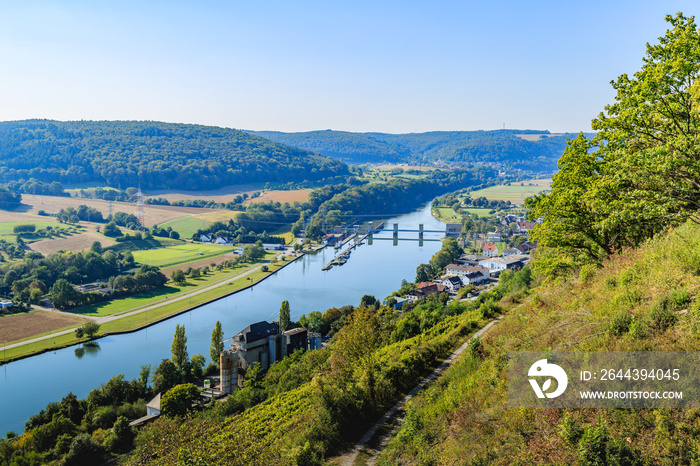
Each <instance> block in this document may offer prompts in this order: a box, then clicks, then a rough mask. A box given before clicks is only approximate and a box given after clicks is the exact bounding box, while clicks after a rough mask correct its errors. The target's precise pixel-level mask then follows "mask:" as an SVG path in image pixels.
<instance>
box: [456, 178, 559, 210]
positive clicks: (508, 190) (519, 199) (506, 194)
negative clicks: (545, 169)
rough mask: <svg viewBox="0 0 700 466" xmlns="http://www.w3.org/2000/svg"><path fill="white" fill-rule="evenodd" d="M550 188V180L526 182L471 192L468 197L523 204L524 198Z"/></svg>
mask: <svg viewBox="0 0 700 466" xmlns="http://www.w3.org/2000/svg"><path fill="white" fill-rule="evenodd" d="M551 186H552V180H551V179H546V180H526V181H517V182H513V183H512V184H511V185H510V186H506V185H498V186H490V187H488V188H485V189H480V190H479V191H472V192H471V193H470V194H469V195H470V196H471V197H472V198H477V197H485V198H486V199H489V200H497V201H510V202H512V203H514V204H523V203H524V202H525V198H528V197H530V196H533V195H535V194H537V193H541V192H542V191H547V190H549V189H550V188H551Z"/></svg>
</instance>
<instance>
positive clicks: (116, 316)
mask: <svg viewBox="0 0 700 466" xmlns="http://www.w3.org/2000/svg"><path fill="white" fill-rule="evenodd" d="M287 252H288V251H287ZM287 252H285V254H283V255H288V256H291V254H286V253H287ZM263 265H266V264H260V265H258V266H256V267H253V268H251V269H249V270H247V271H245V272H243V273H242V274H239V275H234V276H229V277H226V278H222V279H221V280H217V281H216V282H214V283H211V284H209V285H207V286H205V287H202V288H197V289H196V290H193V291H191V292H188V293H185V294H180V295H176V296H175V297H173V298H164V299H162V300H160V301H158V302H157V303H155V304H148V305H144V306H141V307H138V308H134V309H130V310H128V311H122V312H121V313H116V314H112V315H109V316H103V317H95V316H81V315H80V314H74V313H71V312H64V311H59V310H58V309H49V308H43V307H39V306H33V307H34V308H35V309H40V310H43V311H48V312H54V313H57V314H64V315H69V316H71V317H84V318H86V319H88V320H91V321H93V322H95V323H98V324H100V325H101V324H104V323H107V322H112V321H114V320H118V319H121V318H124V317H129V316H133V315H136V314H141V313H143V312H148V311H151V310H154V309H157V308H159V307H160V306H162V305H163V304H165V303H174V302H178V301H183V300H188V299H190V298H191V297H193V296H197V295H199V294H202V293H206V292H207V291H209V290H213V289H215V288H218V287H221V286H225V285H226V283H227V282H231V281H233V280H237V279H239V278H241V277H246V276H248V275H250V274H252V273H254V272H257V271H258V270H260V268H261V267H262V266H263ZM74 332H75V329H68V330H61V331H60V332H55V333H51V334H49V335H44V336H41V337H36V338H32V339H30V340H24V341H21V342H19V343H14V344H11V345H7V347H6V349H10V348H16V347H19V346H24V345H28V344H30V343H36V342H38V341H43V340H50V339H52V338H56V337H57V336H60V335H68V334H70V333H74Z"/></svg>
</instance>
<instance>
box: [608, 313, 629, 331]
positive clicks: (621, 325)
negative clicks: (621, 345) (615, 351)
mask: <svg viewBox="0 0 700 466" xmlns="http://www.w3.org/2000/svg"><path fill="white" fill-rule="evenodd" d="M631 324H632V314H630V313H629V312H626V311H620V312H618V313H617V314H615V316H613V318H612V320H611V321H610V328H609V332H610V333H611V334H612V335H618V336H619V335H622V334H624V333H627V332H628V331H629V329H630V325H631Z"/></svg>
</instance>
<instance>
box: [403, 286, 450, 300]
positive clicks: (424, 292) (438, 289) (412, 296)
mask: <svg viewBox="0 0 700 466" xmlns="http://www.w3.org/2000/svg"><path fill="white" fill-rule="evenodd" d="M446 289H447V287H446V286H445V285H441V284H431V285H428V286H424V287H423V288H419V289H417V290H413V291H409V292H408V293H407V294H406V299H407V300H408V301H409V302H411V303H414V302H416V301H418V300H420V299H425V298H427V297H428V296H430V295H431V294H436V293H443V292H444V291H445V290H446Z"/></svg>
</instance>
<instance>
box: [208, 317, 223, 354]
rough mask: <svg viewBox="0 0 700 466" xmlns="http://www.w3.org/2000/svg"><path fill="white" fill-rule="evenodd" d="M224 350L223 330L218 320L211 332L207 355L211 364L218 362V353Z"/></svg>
mask: <svg viewBox="0 0 700 466" xmlns="http://www.w3.org/2000/svg"><path fill="white" fill-rule="evenodd" d="M223 350H224V330H223V329H222V328H221V322H219V321H218V320H217V321H216V323H215V324H214V330H212V332H211V344H210V345H209V356H211V362H212V363H213V364H218V363H219V355H220V354H221V352H222V351H223Z"/></svg>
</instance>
